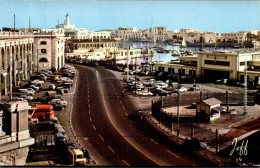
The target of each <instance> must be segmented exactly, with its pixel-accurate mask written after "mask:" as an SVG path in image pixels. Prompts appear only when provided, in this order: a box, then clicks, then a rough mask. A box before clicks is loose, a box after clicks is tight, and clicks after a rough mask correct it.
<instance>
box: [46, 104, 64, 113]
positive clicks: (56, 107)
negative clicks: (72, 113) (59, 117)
mask: <svg viewBox="0 0 260 168" xmlns="http://www.w3.org/2000/svg"><path fill="white" fill-rule="evenodd" d="M49 104H50V105H52V106H53V110H55V111H61V110H62V109H63V105H61V104H57V103H49Z"/></svg>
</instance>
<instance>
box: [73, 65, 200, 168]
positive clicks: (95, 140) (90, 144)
mask: <svg viewBox="0 0 260 168" xmlns="http://www.w3.org/2000/svg"><path fill="white" fill-rule="evenodd" d="M75 67H76V69H77V70H78V78H77V81H76V90H75V97H74V102H73V105H74V106H73V112H72V126H73V129H74V131H75V133H76V136H77V137H78V139H79V141H80V142H81V145H82V146H84V147H86V148H87V149H88V150H89V152H90V154H91V156H92V158H93V159H94V160H95V161H96V162H97V164H98V165H106V166H195V165H204V164H203V163H201V162H198V161H195V160H194V159H193V158H191V157H188V156H185V155H183V154H182V153H181V152H178V151H175V150H173V149H167V148H166V147H165V146H164V145H162V144H160V143H158V142H157V141H156V140H155V139H153V138H151V137H149V136H146V135H145V134H144V133H143V132H142V131H140V129H137V128H136V124H133V121H132V120H133V119H131V116H133V115H135V114H136V109H137V108H136V107H135V105H134V104H133V103H132V102H131V101H130V99H129V98H127V97H125V98H124V99H122V98H121V90H122V87H121V85H120V81H119V80H118V79H116V78H115V76H114V75H113V74H112V73H111V72H110V71H109V70H106V69H105V68H103V67H87V66H82V65H75Z"/></svg>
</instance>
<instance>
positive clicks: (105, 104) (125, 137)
mask: <svg viewBox="0 0 260 168" xmlns="http://www.w3.org/2000/svg"><path fill="white" fill-rule="evenodd" d="M98 81H99V79H98ZM98 84H99V88H100V91H101V95H102V99H103V102H104V106H105V109H106V113H107V116H108V119H109V121H110V123H111V124H112V125H113V127H114V128H115V129H116V130H117V132H118V133H119V134H120V135H121V136H122V137H123V138H124V139H125V140H126V141H127V142H128V143H129V144H130V145H132V146H133V147H134V148H135V149H136V150H137V151H139V152H140V153H142V154H143V155H144V156H145V157H147V158H148V159H150V160H151V161H153V162H154V163H156V164H157V165H159V166H163V165H162V164H161V163H159V162H157V161H156V160H153V159H152V158H151V157H149V155H147V154H146V153H144V152H143V151H142V150H140V149H139V148H137V147H136V146H135V145H134V144H133V143H132V142H131V141H130V140H129V139H128V138H127V136H124V135H123V133H122V132H121V131H120V130H119V129H118V128H117V127H116V126H115V124H114V122H112V120H111V117H110V115H109V112H108V107H107V103H106V101H105V96H104V92H103V89H102V87H101V82H100V81H99V82H98Z"/></svg>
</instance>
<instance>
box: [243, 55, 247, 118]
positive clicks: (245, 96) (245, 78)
mask: <svg viewBox="0 0 260 168" xmlns="http://www.w3.org/2000/svg"><path fill="white" fill-rule="evenodd" d="M244 84H245V93H244V110H243V111H244V112H243V114H246V113H247V60H245V76H244Z"/></svg>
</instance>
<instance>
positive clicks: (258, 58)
mask: <svg viewBox="0 0 260 168" xmlns="http://www.w3.org/2000/svg"><path fill="white" fill-rule="evenodd" d="M151 64H152V65H153V66H154V70H155V71H161V72H171V73H179V74H181V75H186V76H196V75H197V76H203V77H205V78H206V79H207V80H208V81H209V82H210V81H215V80H216V79H229V80H237V81H241V82H243V80H244V68H245V64H247V65H248V66H247V67H248V69H247V74H248V81H249V82H252V83H254V84H255V85H256V84H260V49H257V48H255V49H239V50H238V49H236V50H226V51H199V52H197V53H196V55H193V56H181V57H180V59H179V60H178V61H171V62H153V63H151Z"/></svg>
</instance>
